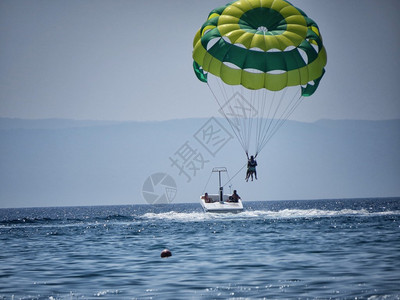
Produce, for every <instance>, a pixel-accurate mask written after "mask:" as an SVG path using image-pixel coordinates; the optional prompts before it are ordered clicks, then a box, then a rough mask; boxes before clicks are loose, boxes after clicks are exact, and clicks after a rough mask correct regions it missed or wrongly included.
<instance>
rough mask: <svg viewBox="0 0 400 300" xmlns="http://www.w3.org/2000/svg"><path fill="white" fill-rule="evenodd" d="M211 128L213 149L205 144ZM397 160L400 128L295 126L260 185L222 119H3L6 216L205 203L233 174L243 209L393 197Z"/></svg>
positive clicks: (1, 171)
mask: <svg viewBox="0 0 400 300" xmlns="http://www.w3.org/2000/svg"><path fill="white" fill-rule="evenodd" d="M212 125H213V126H214V127H213V128H214V129H219V130H220V131H219V135H220V136H219V137H220V140H218V141H219V142H218V143H216V142H215V143H214V144H212V143H211V142H210V139H209V138H210V137H209V136H208V140H207V137H206V136H205V135H204V132H205V131H204V129H205V128H210V127H207V126H212ZM217 127H218V128H217ZM222 139H223V140H222ZM399 153H400V120H388V121H332V120H321V121H317V122H315V123H302V122H294V121H288V122H287V123H286V124H285V125H284V126H283V127H282V128H281V129H280V131H279V132H278V133H277V134H276V135H275V136H274V137H273V139H272V140H271V141H270V143H269V144H268V145H267V147H266V148H265V149H264V150H263V152H262V153H261V154H260V155H259V157H258V164H259V166H258V175H259V180H258V181H255V182H249V183H246V182H244V176H245V169H242V170H240V169H241V168H242V167H243V166H244V164H245V163H246V158H245V155H244V153H243V150H242V149H241V147H240V146H239V143H238V142H237V141H236V139H235V138H233V134H232V133H231V132H230V128H229V126H228V125H227V123H226V121H225V120H224V119H214V118H212V119H182V120H171V121H162V122H108V121H77V120H60V119H48V120H21V119H6V118H0V207H24V206H29V207H31V206H64V205H65V206H70V205H108V204H141V203H143V204H146V203H163V202H172V203H178V202H197V201H198V197H199V196H200V194H202V193H203V192H204V191H208V192H216V190H217V188H218V183H217V181H216V178H215V177H214V176H210V175H211V169H212V168H213V167H214V166H226V167H227V168H228V171H229V175H230V177H231V178H232V177H234V178H233V179H232V181H231V182H230V184H232V186H231V187H230V186H229V185H230V184H227V185H226V186H225V191H226V192H229V191H230V189H233V188H235V189H237V190H238V193H239V194H240V195H241V196H242V198H243V199H244V201H246V200H281V199H282V200H283V199H298V200H301V199H325V198H362V197H395V196H400V155H399ZM235 175H236V176H235ZM209 179H210V181H209V183H208V185H206V184H207V181H208V180H209ZM226 180H227V179H225V181H226ZM149 195H150V196H151V197H150V196H149ZM158 195H160V196H161V195H164V197H158Z"/></svg>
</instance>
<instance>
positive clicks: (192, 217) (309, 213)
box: [143, 209, 400, 222]
mask: <svg viewBox="0 0 400 300" xmlns="http://www.w3.org/2000/svg"><path fill="white" fill-rule="evenodd" d="M388 215H400V211H383V212H369V211H368V210H366V209H359V210H354V209H342V210H321V209H283V210H278V211H272V210H245V211H243V212H240V213H204V212H198V211H195V212H175V211H170V212H164V213H146V214H144V215H143V218H145V219H157V220H169V221H177V222H202V221H208V220H243V219H294V218H302V219H303V218H305V219H307V218H324V217H342V216H359V217H372V216H388Z"/></svg>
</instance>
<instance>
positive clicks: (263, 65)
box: [193, 0, 327, 96]
mask: <svg viewBox="0 0 400 300" xmlns="http://www.w3.org/2000/svg"><path fill="white" fill-rule="evenodd" d="M193 59H194V69H195V72H196V74H197V75H198V77H199V79H200V80H202V81H206V80H207V76H206V74H205V73H204V72H210V73H212V74H214V75H215V76H218V77H220V78H221V79H222V80H223V81H224V82H225V83H227V84H230V85H239V84H240V85H243V86H244V87H246V88H248V89H261V88H266V89H268V90H271V91H278V90H281V89H283V88H285V87H287V86H297V85H303V89H302V95H303V96H309V95H311V94H313V93H314V91H315V90H316V89H317V87H318V84H319V81H320V80H321V77H322V76H323V74H324V67H325V65H326V59H327V58H326V51H325V48H324V46H323V44H322V37H321V35H320V32H319V29H318V25H317V24H316V23H315V22H314V21H313V20H311V19H310V18H308V17H307V15H306V14H305V13H304V12H303V11H301V10H300V9H298V8H296V7H294V6H293V5H291V4H290V3H288V2H286V1H283V0H241V1H235V2H231V3H228V4H227V5H225V6H223V7H220V8H217V9H214V10H212V11H211V12H210V14H209V16H208V18H207V21H206V22H205V23H204V24H203V26H202V27H201V28H200V29H199V31H198V32H197V33H196V36H195V38H194V41H193ZM309 82H310V83H309Z"/></svg>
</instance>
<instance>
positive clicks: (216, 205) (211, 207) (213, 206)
mask: <svg viewBox="0 0 400 300" xmlns="http://www.w3.org/2000/svg"><path fill="white" fill-rule="evenodd" d="M212 172H213V173H218V178H219V193H218V194H207V193H205V194H203V195H201V196H200V204H201V206H202V207H203V209H204V211H205V212H210V213H238V212H241V211H243V203H242V200H241V199H234V198H233V197H232V196H231V195H227V194H224V189H223V186H222V185H221V173H223V172H227V169H226V168H225V167H216V168H213V169H212Z"/></svg>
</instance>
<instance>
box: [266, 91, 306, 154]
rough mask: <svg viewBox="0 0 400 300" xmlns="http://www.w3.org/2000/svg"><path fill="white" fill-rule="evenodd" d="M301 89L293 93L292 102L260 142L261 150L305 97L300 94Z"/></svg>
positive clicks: (283, 95)
mask: <svg viewBox="0 0 400 300" xmlns="http://www.w3.org/2000/svg"><path fill="white" fill-rule="evenodd" d="M299 92H300V90H298V91H297V93H296V94H295V95H293V97H292V99H291V100H290V103H289V104H288V105H287V106H286V108H285V109H284V110H283V112H282V113H281V114H280V116H279V117H278V119H277V121H276V122H275V123H274V125H273V127H272V129H271V130H268V131H267V132H266V134H265V135H264V137H263V140H262V142H261V143H260V147H259V151H261V150H262V149H263V148H264V147H265V146H266V145H267V144H268V142H269V141H270V140H271V138H272V137H273V136H274V135H275V133H276V132H277V131H278V130H279V129H280V128H281V127H282V125H283V124H285V122H286V121H287V120H288V119H289V117H290V116H291V115H292V113H293V112H294V111H295V110H296V108H297V107H298V106H299V105H300V103H301V102H302V100H303V99H304V97H303V96H301V95H300V96H299ZM285 94H286V93H284V94H282V95H281V100H280V102H282V100H283V98H284V97H285Z"/></svg>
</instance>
